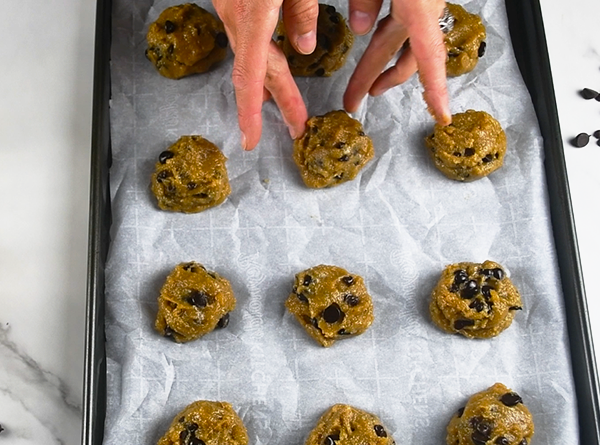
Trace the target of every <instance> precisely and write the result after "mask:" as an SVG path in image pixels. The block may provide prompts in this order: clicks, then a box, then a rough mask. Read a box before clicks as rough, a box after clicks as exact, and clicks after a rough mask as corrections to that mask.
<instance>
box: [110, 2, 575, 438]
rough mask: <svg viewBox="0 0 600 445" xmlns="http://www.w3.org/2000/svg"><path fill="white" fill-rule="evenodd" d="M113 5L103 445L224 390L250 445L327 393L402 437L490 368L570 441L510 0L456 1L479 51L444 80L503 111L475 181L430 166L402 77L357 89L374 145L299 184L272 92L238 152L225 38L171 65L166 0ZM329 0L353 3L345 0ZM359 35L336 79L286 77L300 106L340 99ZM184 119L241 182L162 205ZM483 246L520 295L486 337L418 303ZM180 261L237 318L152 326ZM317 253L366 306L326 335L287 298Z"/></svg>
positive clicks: (551, 278) (473, 387)
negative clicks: (349, 174)
mask: <svg viewBox="0 0 600 445" xmlns="http://www.w3.org/2000/svg"><path fill="white" fill-rule="evenodd" d="M113 3H114V5H113V46H112V64H111V74H112V104H111V124H112V125H111V127H112V148H113V166H112V169H111V195H112V209H113V226H112V245H111V250H110V255H109V261H108V265H107V270H106V274H107V277H106V278H107V288H106V297H107V314H106V336H107V343H106V348H107V363H108V400H107V402H108V406H107V417H106V430H105V443H106V444H124V443H128V444H129V443H131V444H133V443H135V444H154V443H155V442H156V441H157V440H158V438H159V437H160V436H161V435H162V434H163V433H164V431H165V430H166V428H167V427H168V425H169V423H170V422H171V420H172V418H173V417H174V416H175V415H176V414H177V412H179V411H180V410H181V409H183V408H184V407H185V406H186V405H187V404H189V403H191V402H192V401H195V400H199V399H208V400H223V401H228V402H230V403H231V404H232V405H233V406H234V408H235V409H236V410H237V411H238V413H239V414H240V416H241V417H242V419H243V421H244V423H245V425H246V427H247V428H248V432H249V435H250V443H251V444H253V445H257V444H281V443H286V444H302V443H303V442H304V440H305V439H306V437H307V435H308V432H309V431H310V430H311V429H312V427H313V426H314V424H315V422H316V421H317V419H318V418H319V416H320V415H321V414H322V413H323V412H324V411H325V410H326V409H327V408H328V407H329V406H331V405H333V404H335V403H348V404H351V405H354V406H357V407H359V408H362V409H365V410H368V411H371V412H373V413H375V414H377V415H378V416H380V417H381V419H382V421H383V423H384V425H385V426H386V428H387V429H388V431H390V432H391V433H392V434H393V436H394V438H395V439H396V441H397V443H398V444H443V443H445V434H446V433H445V430H446V425H447V423H448V421H449V419H450V417H451V416H452V414H453V413H454V412H455V411H456V410H457V409H458V408H459V407H461V406H463V405H464V404H465V402H466V400H467V398H468V397H469V396H470V395H471V394H473V393H475V392H477V391H480V390H483V389H485V388H487V387H489V386H491V385H492V384H493V383H495V382H497V381H499V382H503V383H504V384H506V385H507V386H509V387H511V388H512V389H513V390H515V391H517V392H518V393H519V394H521V396H522V397H523V399H524V401H525V403H526V405H527V406H528V407H529V409H530V410H531V411H532V413H533V416H534V421H535V427H536V433H535V436H534V440H533V442H532V443H533V444H534V445H535V444H537V445H540V444H573V443H577V442H578V430H577V413H576V401H575V396H574V388H573V380H572V375H571V369H570V358H569V351H568V342H567V335H566V326H565V323H566V322H565V315H564V308H563V299H562V295H561V291H560V283H559V277H558V271H557V262H556V255H555V249H554V245H553V242H552V233H551V230H552V228H551V225H550V221H549V212H548V202H547V191H546V185H545V181H546V179H545V177H544V173H543V159H542V158H543V153H542V140H541V137H540V134H539V129H538V125H537V121H536V118H535V115H534V112H533V108H532V105H531V102H530V99H529V96H528V94H527V91H526V89H525V87H524V85H523V83H522V80H521V77H520V74H519V72H518V69H517V66H516V62H515V60H514V57H513V53H512V48H511V44H510V38H509V33H508V25H507V19H506V16H505V11H504V3H503V1H501V0H474V1H470V2H462V3H461V4H462V5H463V6H464V7H465V8H466V9H467V10H469V11H471V12H474V13H478V14H480V15H481V16H482V18H483V21H484V23H485V25H486V27H487V34H488V37H487V51H486V54H485V56H484V57H483V58H482V59H481V60H480V62H479V64H478V66H477V68H476V69H475V70H474V71H473V72H472V73H470V74H467V75H464V76H461V77H458V78H453V79H450V80H449V91H450V97H451V108H452V111H453V112H454V113H456V112H460V111H464V110H466V109H468V108H473V109H477V110H485V111H487V112H489V113H491V114H492V115H493V116H494V117H496V118H497V119H498V120H499V121H500V122H501V124H502V125H503V127H504V128H505V130H506V133H507V139H508V150H507V155H506V158H505V165H504V167H503V168H501V169H500V170H498V171H497V172H495V173H493V174H492V175H491V176H489V177H488V178H485V179H482V180H479V181H477V182H474V183H468V184H463V183H458V182H455V181H451V180H449V179H446V178H445V177H444V176H442V175H441V173H439V172H438V171H437V170H435V168H434V167H433V166H432V163H431V161H430V160H429V159H428V157H427V153H426V150H425V147H424V144H423V137H424V136H425V135H426V134H427V133H428V132H430V131H431V129H432V127H433V122H432V119H431V118H430V116H429V115H428V114H427V112H426V110H425V104H424V102H423V100H422V89H421V86H420V84H419V82H418V80H417V79H416V78H413V79H411V80H410V81H409V82H407V83H406V84H405V85H403V86H401V87H398V88H396V89H394V90H393V91H390V92H388V93H386V94H385V95H384V96H382V97H378V98H369V99H367V100H366V101H365V102H364V103H363V105H362V107H361V108H360V110H359V111H358V112H357V113H356V114H355V115H354V116H355V117H356V118H358V119H359V120H361V121H362V122H363V124H364V126H365V131H366V133H367V134H368V135H370V136H371V137H372V139H373V141H374V144H375V149H376V155H375V159H374V160H373V161H371V162H370V163H369V164H368V165H367V166H366V168H365V169H364V170H363V172H362V173H361V175H360V176H359V177H358V178H357V179H356V180H354V181H353V182H350V183H345V184H343V185H341V186H338V187H335V188H332V189H327V190H309V189H307V188H306V187H305V186H304V185H303V184H302V182H301V179H300V176H299V173H298V172H297V170H296V168H295V166H294V164H293V162H292V159H291V153H292V141H291V139H290V138H289V135H288V133H287V130H286V127H285V125H284V124H283V122H282V120H281V117H280V115H279V112H278V111H277V109H276V107H275V106H274V104H272V103H268V104H266V105H265V107H264V112H263V116H264V133H263V138H262V141H261V144H260V146H259V147H258V148H257V149H256V150H254V151H253V152H243V151H242V150H241V148H240V146H239V132H238V127H237V118H236V108H235V101H234V93H233V89H232V85H231V81H230V77H231V66H232V55H231V54H229V56H228V59H227V60H226V61H225V62H224V63H222V64H221V65H220V66H219V67H218V69H216V70H215V71H213V72H211V73H209V74H204V75H198V76H193V77H190V78H186V79H181V80H179V81H174V80H169V79H166V78H163V77H161V76H160V75H158V73H157V72H156V71H155V70H154V68H153V67H152V66H151V64H150V63H149V62H148V61H147V60H146V59H145V57H144V50H145V48H146V43H145V34H146V31H147V28H148V25H149V24H150V23H151V22H152V21H154V20H155V19H156V18H157V17H158V15H159V13H160V12H161V11H162V10H163V9H164V8H166V7H167V6H171V5H173V4H176V2H174V1H156V2H154V3H152V1H142V0H137V1H135V2H132V1H130V0H115V1H114V2H113ZM331 3H332V4H334V5H335V6H336V7H338V9H339V10H340V11H342V12H343V14H344V15H347V9H346V2H345V1H337V2H331ZM199 4H200V6H202V7H204V8H206V9H208V10H210V11H214V9H213V7H212V5H211V4H210V3H209V2H208V1H202V2H201V3H199ZM387 8H388V6H387V4H386V5H384V8H383V10H384V11H386V10H387ZM367 42H368V37H358V38H357V39H356V42H355V46H354V48H353V49H352V51H351V54H350V57H349V60H348V62H347V64H346V66H345V67H344V68H343V69H342V70H340V71H338V72H337V73H335V74H334V75H333V76H332V77H331V78H311V79H298V84H299V87H300V90H301V92H302V94H303V97H304V98H305V100H306V102H307V106H308V109H309V114H310V115H316V114H323V113H325V112H327V111H329V110H332V109H339V108H341V107H342V94H343V92H344V89H345V86H346V84H347V81H348V78H349V76H350V74H351V72H352V70H353V68H354V66H355V65H356V61H357V60H358V57H359V56H360V54H362V52H363V50H364V48H365V46H366V44H367ZM186 134H201V135H203V136H204V137H206V138H208V139H209V140H211V141H213V142H215V143H216V144H217V145H218V146H220V147H221V148H222V150H223V151H224V153H225V154H226V156H227V157H228V158H229V160H228V162H227V167H228V170H229V175H230V180H231V187H232V190H233V191H232V194H231V196H230V197H229V198H228V199H227V201H226V202H225V203H224V204H222V205H221V206H219V207H217V208H214V209H211V210H208V211H205V212H203V213H200V214H193V215H184V214H177V213H169V212H164V211H161V210H159V209H158V208H157V206H156V203H155V200H154V198H153V196H152V195H151V193H150V190H149V181H150V175H151V173H152V171H153V169H154V163H155V162H156V159H157V156H158V154H159V153H160V152H161V151H163V150H165V149H166V148H167V147H168V146H169V145H170V144H172V143H173V142H175V141H176V140H177V139H178V138H179V136H181V135H186ZM550 180H552V178H550ZM485 259H492V260H495V261H497V262H499V263H501V264H503V265H504V266H505V267H506V268H507V269H508V270H509V271H510V273H511V277H512V279H513V281H514V283H515V285H516V286H517V287H518V289H519V290H520V292H521V294H522V298H523V303H524V310H523V311H522V312H519V313H517V315H516V317H515V321H514V322H513V324H512V326H511V327H510V328H509V329H508V330H506V331H505V332H503V333H502V334H501V335H500V336H499V337H497V338H494V339H490V340H483V341H477V340H468V339H465V338H462V337H460V336H453V335H448V334H446V333H444V332H442V331H440V330H439V329H438V328H436V327H435V326H434V325H433V324H432V323H431V321H430V318H429V314H428V308H427V306H428V302H429V294H430V292H431V290H432V288H433V286H434V285H435V283H436V281H437V279H438V277H439V274H440V272H441V270H442V269H443V267H444V266H445V265H447V264H449V263H454V262H458V261H484V260H485ZM192 260H195V261H199V262H201V263H203V264H204V265H205V266H206V267H207V268H209V269H212V270H216V271H217V272H218V273H219V274H221V275H223V276H225V277H226V278H228V279H229V280H230V281H231V283H232V285H233V288H234V291H235V294H236V297H237V303H238V304H237V308H236V310H235V311H234V312H233V313H232V314H231V323H230V325H229V327H227V328H226V329H223V330H219V331H215V332H213V333H210V334H208V335H206V336H205V337H203V338H201V339H199V340H197V341H194V342H191V343H188V344H181V345H179V344H175V343H173V342H171V341H169V340H167V339H165V338H162V337H160V336H159V335H158V334H157V333H155V332H154V330H153V322H154V317H155V313H156V309H157V296H158V293H159V290H160V287H161V285H162V283H163V281H164V279H165V277H166V276H167V274H168V273H169V272H170V271H171V270H172V268H173V267H174V266H175V265H176V264H177V263H179V262H182V261H192ZM317 264H334V265H338V266H341V267H344V268H345V269H347V270H349V271H350V272H352V273H357V274H360V275H362V276H363V277H364V278H365V280H366V283H367V287H368V289H369V291H370V293H371V295H372V297H373V300H374V305H375V322H374V323H373V325H372V327H371V328H370V329H369V330H368V331H367V332H366V333H365V334H363V335H362V336H359V337H356V338H352V339H348V340H344V341H340V342H338V343H336V344H335V345H334V346H333V347H331V348H329V349H325V348H322V347H321V346H319V345H317V343H316V342H314V341H313V340H312V339H311V338H309V336H308V335H307V334H306V333H305V332H304V331H303V329H302V328H301V327H300V326H299V325H298V324H297V323H296V322H295V320H294V319H293V318H292V317H291V316H290V315H289V314H288V313H286V311H285V309H284V305H283V302H284V300H285V298H286V297H287V295H288V294H289V292H290V290H291V287H292V283H293V276H294V274H295V273H297V272H299V271H301V270H303V269H306V268H308V267H311V266H315V265H317Z"/></svg>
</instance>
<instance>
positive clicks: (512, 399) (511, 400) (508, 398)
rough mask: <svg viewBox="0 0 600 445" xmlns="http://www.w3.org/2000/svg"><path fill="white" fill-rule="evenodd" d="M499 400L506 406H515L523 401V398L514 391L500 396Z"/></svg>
mask: <svg viewBox="0 0 600 445" xmlns="http://www.w3.org/2000/svg"><path fill="white" fill-rule="evenodd" d="M500 401H501V402H502V403H504V404H505V405H506V406H515V405H517V404H519V403H523V399H522V398H521V396H520V395H519V394H517V393H516V392H507V393H506V394H504V395H502V397H500Z"/></svg>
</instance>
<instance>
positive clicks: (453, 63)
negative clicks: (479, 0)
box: [444, 3, 486, 77]
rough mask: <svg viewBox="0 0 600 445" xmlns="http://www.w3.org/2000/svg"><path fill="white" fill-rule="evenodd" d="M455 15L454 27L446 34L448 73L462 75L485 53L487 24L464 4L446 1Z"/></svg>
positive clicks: (452, 75)
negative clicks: (468, 10) (464, 6)
mask: <svg viewBox="0 0 600 445" xmlns="http://www.w3.org/2000/svg"><path fill="white" fill-rule="evenodd" d="M446 6H447V7H448V9H449V10H450V13H451V14H452V15H453V16H454V27H453V28H452V30H451V31H450V32H449V33H448V34H445V36H444V42H445V44H446V50H447V52H448V58H447V59H446V74H447V75H448V76H451V77H454V76H460V75H461V74H465V73H468V72H469V71H473V69H474V68H475V66H476V65H477V62H478V61H479V58H480V57H483V55H484V54H485V45H486V44H485V37H486V34H485V26H483V23H482V22H481V19H480V18H479V16H478V15H476V14H471V13H469V12H467V11H466V10H465V9H464V8H463V7H462V6H460V5H455V4H452V3H446Z"/></svg>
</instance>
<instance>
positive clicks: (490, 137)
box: [425, 110, 506, 182]
mask: <svg viewBox="0 0 600 445" xmlns="http://www.w3.org/2000/svg"><path fill="white" fill-rule="evenodd" d="M425 145H426V146H427V148H429V154H430V155H431V158H432V159H433V163H434V164H435V166H436V167H437V169H438V170H440V171H441V172H442V173H443V174H444V175H446V176H447V177H448V178H450V179H455V180H457V181H465V182H468V181H474V180H476V179H480V178H483V177H485V176H487V175H489V174H490V173H492V172H494V171H496V170H497V169H499V168H500V167H501V166H502V164H503V162H504V154H505V153H506V134H505V133H504V130H503V129H502V127H501V126H500V123H499V122H498V121H497V120H496V119H494V118H493V117H492V116H490V115H489V114H488V113H486V112H485V111H474V110H467V111H466V112H464V113H458V114H455V115H453V116H452V123H451V124H450V125H447V126H442V125H439V124H436V125H435V127H434V129H433V134H431V135H429V136H427V137H426V138H425Z"/></svg>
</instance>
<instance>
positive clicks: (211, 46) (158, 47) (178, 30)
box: [146, 3, 228, 79]
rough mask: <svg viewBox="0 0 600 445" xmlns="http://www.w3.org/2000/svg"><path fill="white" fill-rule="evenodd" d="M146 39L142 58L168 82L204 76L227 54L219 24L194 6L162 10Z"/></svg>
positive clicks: (215, 19) (209, 14)
mask: <svg viewBox="0 0 600 445" xmlns="http://www.w3.org/2000/svg"><path fill="white" fill-rule="evenodd" d="M146 40H147V41H148V49H147V50H146V57H147V58H148V60H150V62H152V63H153V64H154V66H155V67H156V69H157V70H158V72H159V73H160V74H162V75H163V76H165V77H168V78H169V79H180V78H182V77H184V76H189V75H190V74H196V73H204V72H206V71H208V70H209V69H211V68H212V66H213V65H214V64H216V63H217V62H220V61H221V60H223V59H224V58H225V56H226V55H227V45H228V40H227V34H225V28H224V27H223V23H222V22H221V21H220V20H219V19H217V18H216V17H215V16H214V15H212V14H211V13H210V12H208V11H206V10H205V9H202V8H201V7H200V6H198V5H196V4H194V3H186V4H184V5H179V6H171V7H170V8H167V9H165V10H164V11H163V12H162V13H161V14H160V16H159V17H158V19H157V20H156V21H155V22H154V23H152V24H151V25H150V27H149V28H148V34H147V35H146Z"/></svg>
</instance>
